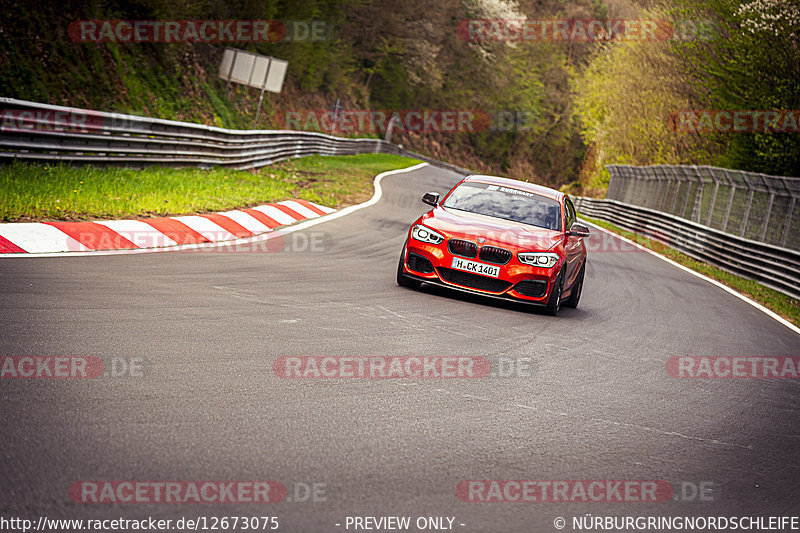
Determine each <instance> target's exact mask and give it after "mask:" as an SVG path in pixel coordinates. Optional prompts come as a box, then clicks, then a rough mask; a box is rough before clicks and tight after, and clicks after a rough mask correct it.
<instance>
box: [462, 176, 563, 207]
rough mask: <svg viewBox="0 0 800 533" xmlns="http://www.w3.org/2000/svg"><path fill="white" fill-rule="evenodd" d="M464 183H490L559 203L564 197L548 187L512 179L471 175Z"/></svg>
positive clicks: (561, 193) (559, 192)
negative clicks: (544, 197)
mask: <svg viewBox="0 0 800 533" xmlns="http://www.w3.org/2000/svg"><path fill="white" fill-rule="evenodd" d="M464 181H479V182H481V183H491V184H492V185H502V186H503V187H513V188H515V189H521V190H523V191H528V192H532V193H536V194H541V195H542V196H546V197H548V198H553V199H554V200H559V201H560V200H561V198H563V197H564V193H563V192H561V191H557V190H555V189H551V188H550V187H544V186H542V185H536V184H535V183H528V182H527V181H520V180H515V179H513V178H501V177H500V176H487V175H484V174H472V175H469V176H467V177H466V178H464Z"/></svg>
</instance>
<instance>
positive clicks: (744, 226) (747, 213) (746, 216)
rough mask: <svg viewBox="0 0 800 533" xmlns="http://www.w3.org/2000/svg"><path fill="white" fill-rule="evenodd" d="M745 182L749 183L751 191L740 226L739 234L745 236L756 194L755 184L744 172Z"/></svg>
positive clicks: (748, 187)
mask: <svg viewBox="0 0 800 533" xmlns="http://www.w3.org/2000/svg"><path fill="white" fill-rule="evenodd" d="M742 177H743V178H744V180H745V182H746V183H747V189H748V190H749V191H750V193H749V194H748V195H747V205H746V206H745V208H744V215H743V216H742V225H741V226H740V228H739V236H740V237H744V233H745V231H747V221H748V220H749V219H750V207H751V206H752V205H753V196H754V195H755V192H756V190H755V188H754V187H753V184H752V183H750V180H749V179H747V176H746V175H744V174H742Z"/></svg>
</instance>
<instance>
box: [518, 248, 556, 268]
mask: <svg viewBox="0 0 800 533" xmlns="http://www.w3.org/2000/svg"><path fill="white" fill-rule="evenodd" d="M517 258H518V259H519V261H520V263H525V264H526V265H533V266H537V267H541V268H553V267H554V266H555V265H556V263H558V259H559V257H558V254H554V253H552V252H525V253H521V254H517Z"/></svg>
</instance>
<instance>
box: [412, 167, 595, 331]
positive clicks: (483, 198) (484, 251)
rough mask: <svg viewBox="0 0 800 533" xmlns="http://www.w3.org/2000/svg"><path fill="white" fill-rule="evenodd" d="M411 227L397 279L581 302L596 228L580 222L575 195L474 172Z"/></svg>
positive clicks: (428, 198) (428, 197) (552, 308)
mask: <svg viewBox="0 0 800 533" xmlns="http://www.w3.org/2000/svg"><path fill="white" fill-rule="evenodd" d="M422 201H423V202H425V203H427V204H430V205H432V206H433V209H431V210H430V211H428V212H427V213H425V214H424V215H422V216H421V217H420V218H419V219H417V220H416V221H415V222H414V223H413V224H412V225H411V228H410V229H409V231H408V237H407V239H406V243H405V245H404V246H403V253H402V254H401V255H400V263H399V264H398V266H397V283H398V284H399V285H402V286H404V287H411V288H418V287H420V286H421V285H422V284H423V283H432V284H437V285H442V286H446V287H449V288H452V289H456V290H461V291H467V292H472V293H478V294H482V295H485V296H489V297H494V298H502V299H507V300H514V301H518V302H524V303H528V304H534V305H540V306H544V307H545V308H546V310H547V312H548V313H549V314H551V315H555V314H557V313H558V311H559V310H560V308H561V305H562V303H563V305H565V306H567V307H577V306H578V302H579V300H580V297H581V291H582V290H583V279H584V274H585V271H586V245H585V244H584V242H583V238H584V237H587V236H588V235H589V228H587V227H586V226H584V225H582V224H578V223H576V222H575V220H576V215H575V207H574V206H573V205H572V202H571V201H570V199H569V198H568V197H567V196H566V195H565V194H564V193H561V192H559V191H556V190H554V189H549V188H547V187H542V186H539V185H533V184H530V183H527V182H522V181H517V180H512V179H508V178H499V177H496V176H481V175H473V176H467V177H466V178H464V179H463V180H462V181H461V182H459V183H458V184H457V185H456V186H455V187H453V188H452V189H451V190H450V192H448V193H447V194H446V195H445V197H444V199H442V200H441V201H440V200H439V194H438V193H431V192H429V193H426V194H425V196H423V198H422Z"/></svg>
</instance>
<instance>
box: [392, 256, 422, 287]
mask: <svg viewBox="0 0 800 533" xmlns="http://www.w3.org/2000/svg"><path fill="white" fill-rule="evenodd" d="M405 257H406V247H405V246H403V251H402V252H401V253H400V262H399V263H398V264H397V284H398V285H400V286H401V287H408V288H409V289H419V288H420V286H421V285H422V282H420V281H417V280H415V279H411V278H409V277H408V276H406V275H405V273H404V272H403V259H405Z"/></svg>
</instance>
